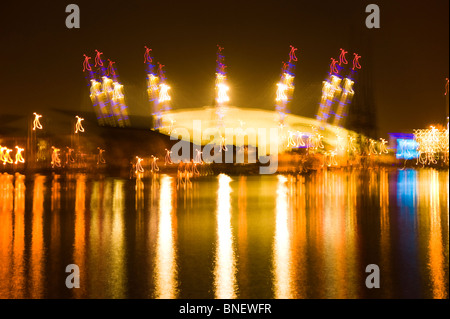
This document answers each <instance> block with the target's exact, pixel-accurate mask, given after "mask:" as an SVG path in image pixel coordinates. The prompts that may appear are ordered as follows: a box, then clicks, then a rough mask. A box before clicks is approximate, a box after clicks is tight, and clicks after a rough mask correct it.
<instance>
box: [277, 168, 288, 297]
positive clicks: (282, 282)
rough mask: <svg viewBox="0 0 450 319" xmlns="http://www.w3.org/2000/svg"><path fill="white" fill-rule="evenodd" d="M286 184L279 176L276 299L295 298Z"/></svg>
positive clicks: (285, 180) (282, 177) (285, 179)
mask: <svg viewBox="0 0 450 319" xmlns="http://www.w3.org/2000/svg"><path fill="white" fill-rule="evenodd" d="M286 182H287V178H286V177H284V176H282V175H278V183H277V199H276V221H275V238H274V247H273V250H274V252H273V254H274V256H273V263H274V289H275V298H276V299H288V298H293V284H292V280H291V268H292V262H291V258H290V257H291V256H290V232H289V227H288V211H289V204H288V188H287V186H286Z"/></svg>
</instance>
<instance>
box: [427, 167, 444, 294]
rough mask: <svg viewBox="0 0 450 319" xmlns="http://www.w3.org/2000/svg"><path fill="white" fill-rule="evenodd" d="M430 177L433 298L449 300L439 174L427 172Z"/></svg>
mask: <svg viewBox="0 0 450 319" xmlns="http://www.w3.org/2000/svg"><path fill="white" fill-rule="evenodd" d="M427 173H428V174H429V177H428V178H427V180H428V181H429V185H427V188H428V190H429V198H428V199H429V204H428V205H427V206H428V207H429V210H430V240H429V245H428V247H429V261H428V267H429V269H430V276H431V285H432V294H433V298H436V299H445V298H448V286H446V281H447V285H448V276H447V279H446V275H445V270H444V267H445V256H444V247H443V239H442V232H441V226H442V224H441V207H440V202H439V201H440V197H439V195H440V192H439V174H438V172H437V171H435V170H430V171H427ZM447 196H448V195H447Z"/></svg>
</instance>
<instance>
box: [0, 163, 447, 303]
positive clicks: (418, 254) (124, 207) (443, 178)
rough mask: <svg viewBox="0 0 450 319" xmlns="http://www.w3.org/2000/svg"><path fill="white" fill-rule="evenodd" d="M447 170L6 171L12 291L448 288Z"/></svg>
mask: <svg viewBox="0 0 450 319" xmlns="http://www.w3.org/2000/svg"><path fill="white" fill-rule="evenodd" d="M448 182H449V173H448V171H436V170H432V169H422V170H408V169H405V170H395V169H393V170H387V169H373V170H366V171H359V170H355V171H346V170H335V171H321V172H316V173H312V174H311V175H309V176H289V175H263V176H227V175H223V174H221V175H219V176H209V177H201V178H198V179H195V180H191V181H190V182H188V183H179V181H177V178H176V176H170V175H164V174H161V175H155V176H154V177H153V178H151V179H145V180H135V179H123V178H115V177H107V176H99V175H96V176H90V175H84V174H75V175H53V176H43V175H29V176H28V175H27V176H24V175H19V174H16V175H15V176H13V175H7V174H3V175H0V192H1V193H0V298H201V299H203V298H258V299H260V298H448V297H449V295H448V291H449V282H448V281H449V273H448V260H449V259H448V257H449V256H448V248H449V224H448V222H449V186H448ZM69 264H76V265H77V266H78V268H79V271H80V277H79V283H80V288H73V289H69V288H67V287H66V277H67V276H69V273H66V266H67V265H69ZM369 264H375V265H377V266H378V268H379V270H380V288H372V289H369V288H367V287H366V284H365V282H366V277H367V276H369V275H370V273H366V267H367V265H369Z"/></svg>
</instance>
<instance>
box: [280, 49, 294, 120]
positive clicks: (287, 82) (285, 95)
mask: <svg viewBox="0 0 450 319" xmlns="http://www.w3.org/2000/svg"><path fill="white" fill-rule="evenodd" d="M290 47H291V51H290V52H289V62H288V63H285V62H283V67H282V69H281V80H280V82H278V83H277V96H276V98H275V101H276V106H275V110H276V111H277V112H278V115H279V122H280V124H283V123H284V118H285V117H286V109H287V103H288V102H289V101H290V100H291V99H292V95H293V93H294V77H295V73H294V70H295V64H294V62H296V61H297V57H296V56H295V51H297V48H294V47H293V46H292V45H291V46H290Z"/></svg>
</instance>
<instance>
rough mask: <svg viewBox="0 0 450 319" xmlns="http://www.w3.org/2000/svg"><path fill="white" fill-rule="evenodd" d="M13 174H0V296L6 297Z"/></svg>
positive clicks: (9, 272)
mask: <svg viewBox="0 0 450 319" xmlns="http://www.w3.org/2000/svg"><path fill="white" fill-rule="evenodd" d="M12 180H13V176H12V175H9V174H6V173H4V174H2V175H0V298H8V297H9V294H10V287H9V285H8V282H9V280H10V278H11V272H12V267H11V266H12V265H11V263H10V262H9V258H10V256H11V252H12V249H13V227H12V225H13V218H12V210H13V200H14V196H13V191H14V186H13V183H12Z"/></svg>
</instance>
